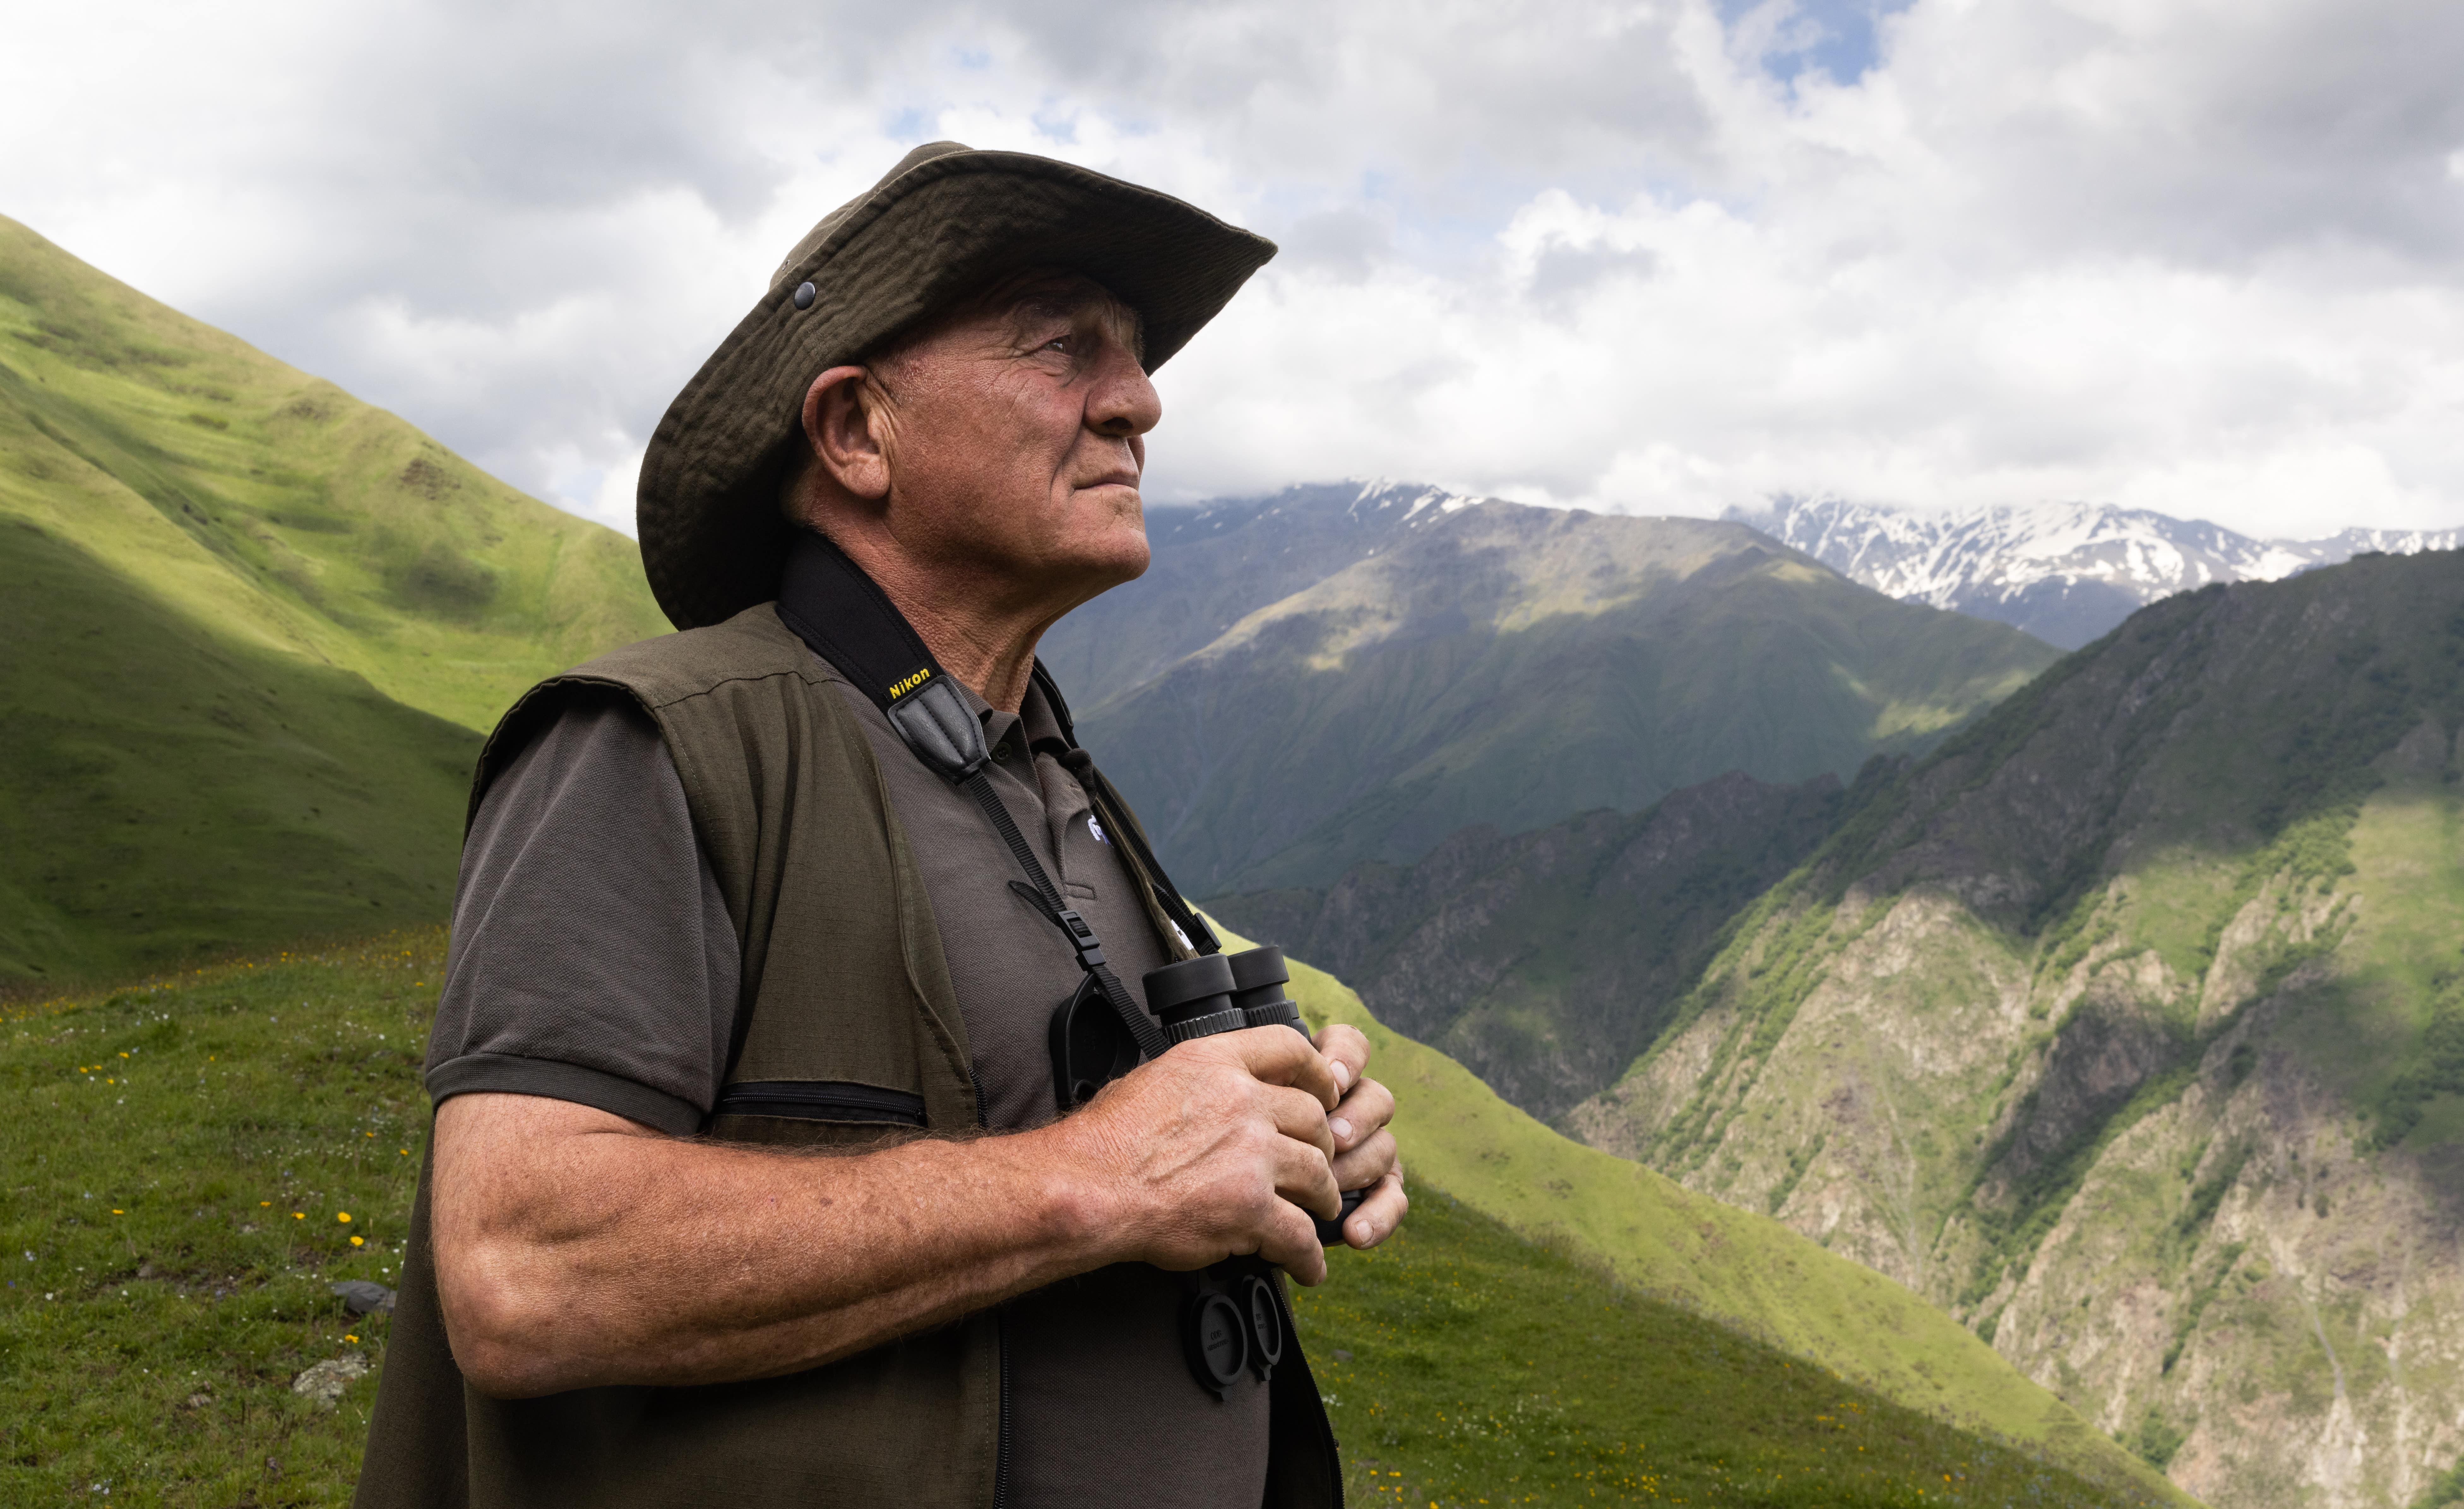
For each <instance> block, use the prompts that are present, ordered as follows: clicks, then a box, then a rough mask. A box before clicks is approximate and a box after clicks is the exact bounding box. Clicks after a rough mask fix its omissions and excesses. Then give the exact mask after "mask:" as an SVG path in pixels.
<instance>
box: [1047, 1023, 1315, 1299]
mask: <svg viewBox="0 0 2464 1509" xmlns="http://www.w3.org/2000/svg"><path fill="white" fill-rule="evenodd" d="M1340 1098H1341V1092H1340V1085H1339V1084H1338V1082H1337V1080H1336V1077H1335V1075H1334V1072H1333V1068H1332V1066H1331V1064H1330V1063H1329V1062H1328V1061H1327V1060H1326V1059H1325V1058H1323V1057H1321V1056H1320V1055H1319V1054H1317V1053H1316V1052H1315V1051H1314V1050H1313V1049H1311V1048H1310V1047H1309V1044H1308V1043H1307V1042H1305V1041H1303V1040H1302V1038H1301V1036H1300V1034H1299V1033H1297V1032H1291V1031H1289V1030H1288V1029H1286V1028H1281V1027H1253V1028H1249V1029H1247V1030H1245V1031H1243V1032H1222V1033H1219V1034H1218V1035H1216V1036H1213V1037H1201V1038H1198V1039H1196V1040H1195V1041H1192V1042H1186V1043H1182V1044H1180V1045H1178V1046H1177V1047H1175V1048H1174V1049H1173V1050H1172V1051H1170V1052H1169V1053H1167V1054H1164V1055H1163V1056H1162V1057H1160V1058H1157V1059H1155V1060H1154V1061H1153V1062H1151V1063H1146V1064H1141V1065H1140V1066H1138V1068H1136V1069H1135V1070H1133V1071H1132V1072H1131V1073H1130V1074H1128V1075H1125V1076H1122V1077H1121V1078H1119V1079H1117V1080H1115V1081H1113V1082H1112V1083H1111V1084H1110V1085H1107V1086H1105V1088H1104V1092H1103V1093H1102V1094H1101V1095H1098V1096H1097V1097H1096V1098H1094V1100H1093V1101H1092V1102H1091V1103H1089V1105H1088V1107H1087V1108H1086V1109H1085V1110H1083V1111H1081V1112H1079V1113H1078V1114H1077V1115H1075V1116H1072V1117H1070V1118H1069V1119H1067V1121H1063V1122H1062V1123H1061V1124H1060V1125H1059V1126H1058V1127H1056V1128H1054V1129H1053V1130H1055V1131H1057V1132H1059V1133H1061V1134H1062V1135H1063V1136H1065V1137H1066V1138H1067V1139H1068V1140H1069V1141H1070V1142H1071V1143H1072V1144H1073V1145H1074V1146H1075V1147H1076V1148H1077V1149H1078V1151H1077V1153H1076V1156H1077V1157H1079V1158H1083V1159H1084V1160H1086V1163H1087V1165H1088V1166H1089V1167H1093V1168H1097V1169H1100V1170H1102V1174H1101V1177H1102V1178H1103V1180H1104V1182H1105V1184H1106V1185H1107V1186H1108V1187H1110V1188H1111V1190H1112V1192H1113V1195H1114V1197H1115V1199H1116V1200H1117V1201H1118V1205H1117V1207H1116V1209H1117V1214H1116V1215H1115V1216H1114V1217H1113V1218H1112V1223H1111V1224H1113V1225H1114V1226H1115V1227H1116V1229H1117V1231H1118V1232H1119V1235H1120V1239H1121V1241H1122V1244H1123V1245H1122V1250H1121V1252H1120V1253H1119V1254H1118V1255H1119V1256H1120V1257H1121V1258H1123V1259H1128V1260H1134V1261H1139V1262H1149V1263H1153V1264H1155V1266H1156V1267H1158V1268H1172V1269H1190V1268H1203V1267H1205V1266H1206V1265H1207V1264H1209V1263H1215V1262H1221V1261H1222V1260H1223V1259H1224V1258H1225V1257H1227V1256H1229V1255H1231V1254H1239V1253H1256V1254H1259V1255H1261V1256H1263V1257H1265V1259H1266V1261H1268V1262H1270V1263H1273V1264H1275V1265H1277V1266H1278V1267H1280V1268H1282V1269H1284V1271H1286V1272H1287V1273H1288V1274H1290V1275H1291V1276H1293V1277H1295V1278H1297V1279H1299V1280H1300V1281H1301V1282H1302V1283H1305V1284H1313V1283H1316V1282H1317V1281H1318V1280H1319V1279H1321V1278H1324V1277H1325V1276H1326V1253H1325V1250H1324V1249H1322V1248H1320V1247H1319V1246H1318V1242H1317V1234H1316V1232H1315V1230H1314V1229H1313V1228H1311V1226H1310V1225H1309V1213H1310V1212H1312V1211H1314V1212H1315V1213H1317V1214H1319V1215H1326V1216H1331V1215H1333V1214H1334V1212H1335V1211H1336V1209H1339V1208H1340V1205H1341V1199H1342V1197H1341V1195H1340V1194H1339V1193H1338V1192H1337V1188H1336V1184H1335V1174H1334V1169H1333V1167H1332V1165H1331V1159H1332V1158H1333V1156H1334V1154H1335V1151H1336V1147H1335V1137H1334V1133H1333V1132H1332V1130H1331V1128H1330V1127H1329V1125H1328V1121H1327V1113H1328V1111H1329V1110H1330V1109H1331V1108H1332V1107H1333V1106H1335V1105H1336V1104H1337V1103H1338V1102H1339V1101H1340Z"/></svg>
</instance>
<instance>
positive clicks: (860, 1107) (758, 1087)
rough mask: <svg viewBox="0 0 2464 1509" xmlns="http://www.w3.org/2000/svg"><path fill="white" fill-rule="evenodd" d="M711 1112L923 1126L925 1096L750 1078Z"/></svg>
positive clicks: (726, 1091) (721, 1096)
mask: <svg viewBox="0 0 2464 1509" xmlns="http://www.w3.org/2000/svg"><path fill="white" fill-rule="evenodd" d="M710 1114H711V1115H712V1116H714V1117H720V1116H778V1117H785V1118H788V1119H790V1120H794V1121H879V1122H882V1123H884V1124H886V1125H890V1126H922V1125H923V1124H924V1098H923V1097H922V1096H920V1095H911V1094H909V1093H908V1092H906V1091H904V1090H884V1089H881V1088H880V1087H879V1086H877V1085H869V1084H840V1083H835V1082H832V1081H829V1080H823V1079H748V1080H745V1081H743V1082H742V1083H740V1084H732V1085H728V1086H727V1087H725V1088H724V1089H722V1090H720V1091H719V1092H718V1103H717V1104H716V1105H715V1106H713V1107H711V1112H710Z"/></svg>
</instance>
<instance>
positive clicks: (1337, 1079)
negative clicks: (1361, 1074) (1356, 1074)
mask: <svg viewBox="0 0 2464 1509" xmlns="http://www.w3.org/2000/svg"><path fill="white" fill-rule="evenodd" d="M1334 1084H1335V1088H1336V1089H1338V1090H1349V1089H1351V1088H1352V1066H1351V1065H1350V1064H1348V1063H1345V1062H1344V1061H1343V1060H1342V1059H1340V1058H1338V1059H1336V1060H1335V1061H1334Z"/></svg>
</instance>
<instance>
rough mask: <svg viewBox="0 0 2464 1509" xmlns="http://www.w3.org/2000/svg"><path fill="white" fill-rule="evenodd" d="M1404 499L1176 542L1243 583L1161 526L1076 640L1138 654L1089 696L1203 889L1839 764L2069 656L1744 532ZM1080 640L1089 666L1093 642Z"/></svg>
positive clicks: (1129, 784) (1113, 771)
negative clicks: (1150, 558) (1189, 582)
mask: <svg viewBox="0 0 2464 1509" xmlns="http://www.w3.org/2000/svg"><path fill="white" fill-rule="evenodd" d="M1405 496H1411V497H1412V498H1413V501H1404V500H1402V497H1400V496H1398V497H1397V499H1396V500H1394V501H1391V502H1388V503H1386V504H1385V505H1384V506H1382V507H1380V508H1378V509H1376V510H1375V511H1374V512H1370V513H1369V514H1368V517H1366V518H1365V519H1364V518H1363V517H1362V514H1363V511H1362V510H1358V509H1355V508H1351V507H1346V508H1344V509H1342V510H1337V509H1336V508H1335V507H1334V506H1333V501H1334V500H1333V499H1328V500H1325V501H1322V502H1320V503H1318V504H1317V505H1316V506H1315V508H1314V509H1311V508H1308V507H1304V506H1302V501H1301V500H1295V499H1290V498H1288V497H1287V499H1285V500H1284V501H1282V502H1281V503H1279V504H1275V505H1270V506H1259V505H1255V504H1252V505H1248V506H1247V508H1246V510H1245V511H1244V512H1238V513H1233V514H1231V515H1230V516H1229V517H1228V518H1227V519H1226V520H1225V521H1222V522H1221V525H1220V527H1219V526H1217V525H1215V524H1211V523H1209V522H1208V521H1206V520H1205V519H1204V518H1203V516H1201V517H1199V518H1197V519H1193V520H1190V521H1186V522H1184V523H1182V524H1181V525H1180V528H1181V530H1182V531H1184V532H1185V533H1184V535H1183V538H1184V539H1185V540H1187V541H1189V542H1190V543H1189V544H1186V545H1182V546H1180V548H1185V549H1187V550H1189V551H1190V553H1192V554H1198V553H1199V552H1203V559H1204V561H1205V569H1204V573H1203V574H1204V575H1205V576H1206V577H1207V578H1208V579H1210V580H1216V581H1223V580H1231V581H1234V582H1237V583H1241V584H1243V585H1242V586H1241V587H1239V588H1237V589H1236V588H1226V589H1225V591H1224V594H1223V595H1222V596H1221V597H1220V598H1214V599H1202V600H1201V599H1200V598H1199V595H1198V594H1196V593H1193V592H1191V591H1189V590H1187V589H1185V588H1177V586H1176V585H1175V584H1176V583H1177V582H1178V581H1180V580H1183V579H1182V578H1177V577H1176V576H1175V575H1174V574H1172V573H1173V571H1174V570H1175V569H1176V568H1175V567H1174V566H1172V560H1173V556H1174V554H1175V553H1176V544H1177V543H1176V542H1175V540H1174V539H1173V538H1172V537H1171V536H1170V535H1163V536H1161V538H1160V539H1159V543H1158V544H1157V548H1156V556H1157V568H1156V569H1155V571H1153V572H1151V573H1150V575H1149V577H1148V579H1146V580H1143V581H1140V582H1138V583H1134V584H1132V586H1130V587H1126V588H1120V589H1118V591H1117V592H1116V593H1115V594H1113V595H1114V596H1116V597H1117V598H1118V599H1119V601H1118V602H1117V603H1113V604H1111V605H1110V606H1109V607H1108V608H1107V611H1108V612H1109V613H1110V614H1111V617H1109V618H1104V619H1101V620H1090V623H1097V624H1099V625H1100V632H1094V631H1082V632H1093V634H1094V637H1097V638H1100V639H1102V640H1104V641H1106V642H1107V643H1108V644H1110V645H1112V646H1116V647H1117V646H1127V647H1128V648H1112V649H1109V650H1106V651H1104V652H1102V655H1106V656H1109V657H1110V658H1109V660H1108V661H1106V663H1109V664H1111V665H1113V666H1115V667H1118V668H1119V670H1118V671H1117V674H1116V677H1115V678H1114V680H1113V681H1107V680H1106V679H1104V678H1102V677H1097V678H1095V679H1093V680H1091V681H1087V682H1080V683H1078V684H1076V685H1075V686H1073V687H1072V688H1071V689H1072V690H1073V691H1074V692H1075V694H1076V695H1077V697H1078V699H1079V702H1080V706H1081V712H1080V715H1079V721H1080V724H1081V731H1082V733H1083V734H1084V736H1085V738H1086V740H1087V743H1088V744H1089V747H1090V748H1092V749H1094V750H1095V751H1096V752H1097V754H1098V756H1099V757H1100V758H1101V759H1102V760H1103V761H1104V766H1105V769H1106V771H1107V772H1108V773H1109V774H1110V775H1111V777H1112V779H1113V780H1114V781H1116V782H1118V783H1119V784H1120V785H1121V787H1122V788H1123V789H1124V790H1125V791H1126V792H1127V793H1128V794H1129V796H1130V797H1131V799H1132V800H1133V802H1135V803H1136V804H1137V807H1138V810H1139V811H1140V812H1141V814H1142V815H1143V816H1144V817H1145V819H1146V821H1147V824H1148V827H1149V830H1150V832H1152V833H1153V834H1154V836H1155V840H1156V844H1157V847H1158V849H1159V851H1160V852H1161V854H1162V855H1163V857H1164V858H1165V860H1166V862H1167V863H1168V864H1170V865H1171V866H1172V868H1173V873H1174V875H1175V877H1177V878H1178V879H1179V881H1180V883H1181V885H1182V886H1183V888H1184V889H1186V890H1188V891H1189V892H1190V893H1191V894H1192V895H1196V896H1211V895H1221V894H1225V893H1228V892H1232V891H1237V890H1262V889H1272V888H1279V887H1288V886H1319V885H1327V884H1331V882H1333V881H1334V880H1335V879H1336V878H1337V877H1340V876H1341V875H1342V874H1343V873H1344V872H1345V871H1346V870H1347V869H1349V868H1350V867H1351V866H1352V865H1353V864H1354V863H1357V862H1360V861H1363V860H1371V859H1382V860H1386V861H1389V862H1394V863H1409V862H1412V861H1414V860H1417V859H1418V858H1419V857H1420V856H1421V855H1423V854H1427V853H1428V852H1429V850H1430V849H1431V848H1432V847H1434V846H1435V845H1436V844H1437V843H1438V842H1439V841H1440V840H1441V839H1442V838H1444V837H1445V836H1446V835H1447V834H1449V833H1452V832H1457V831H1459V830H1461V829H1463V828H1466V827H1469V826H1471V825H1473V824H1477V823H1487V824H1491V825H1493V826H1495V827H1496V828H1498V829H1499V830H1500V831H1502V832H1522V831H1526V830H1529V829H1533V828H1540V827H1546V826H1548V825H1550V824H1552V823H1556V822H1559V821H1562V820H1564V819H1565V818H1567V817H1569V816H1571V815H1573V814H1574V813H1576V812H1581V811H1586V810H1593V809H1596V808H1603V807H1606V808H1614V809H1617V810H1625V811H1634V810H1640V809H1642V808H1646V807H1649V806H1650V805H1651V804H1652V803H1654V802H1656V801H1658V800H1659V799H1660V798H1661V797H1663V796H1665V795H1667V794H1668V793H1669V792H1670V791H1672V790H1675V789H1677V788H1680V787H1683V786H1689V785H1694V784H1696V783H1699V782H1702V781H1705V780H1708V779H1710V778H1712V777H1714V776H1717V775H1720V774H1722V773H1724V772H1726V771H1727V770H1730V769H1737V770H1742V771H1744V772H1745V773H1747V774H1748V775H1750V776H1752V777H1754V778H1755V779H1757V780H1762V781H1769V782H1774V783H1782V784H1793V783H1796V782H1801V781H1805V780H1810V779H1812V778H1814V777H1815V776H1817V775H1820V774H1822V773H1824V772H1826V771H1827V772H1830V773H1832V774H1834V775H1838V776H1846V775H1848V774H1851V773H1853V772H1854V771H1855V770H1856V769H1857V768H1858V767H1859V766H1860V765H1862V764H1863V763H1864V761H1865V760H1866V759H1867V758H1869V757H1870V756H1872V755H1873V754H1875V753H1877V752H1886V751H1904V750H1916V749H1921V748H1924V747H1925V746H1926V745H1927V744H1929V743H1931V742H1932V741H1934V740H1936V739H1938V738H1940V737H1941V736H1942V735H1943V734H1944V733H1945V732H1946V731H1947V730H1948V729H1950V728H1951V727H1953V726H1955V725H1957V724H1958V723H1959V722H1960V721H1963V720H1965V719H1967V718H1969V717H1971V716H1973V715H1974V714H1975V713H1977V712H1978V711H1979V710H1981V709H1982V708H1984V707H1986V706H1988V705H1990V704H1991V702H1992V701H1993V700H1994V699H1997V698H1999V697H2002V696H2004V695H2006V694H2008V693H2009V692H2011V691H2012V690H2013V689H2014V688H2016V687H2017V686H2018V685H2020V684H2021V683H2022V682H2024V681H2025V680H2026V679H2027V678H2028V677H2030V676H2031V675H2033V674H2034V673H2035V672H2036V671H2038V670H2040V669H2042V668H2043V667H2044V666H2045V665H2046V664H2048V663H2049V662H2050V661H2051V660H2052V659H2053V658H2054V657H2055V653H2054V652H2053V651H2052V650H2051V649H2049V648H2048V647H2046V646H2044V645H2042V644H2040V643H2038V642H2037V641H2035V640H2033V639H2030V638H2028V637H2027V636H2025V635H2023V634H2021V633H2018V632H2015V631H2013V630H2010V629H2007V628H2004V627H2002V626H1999V625H1987V624H1980V623H1978V622H1976V621H1975V620H1973V619H1969V618H1966V617H1963V616H1960V615H1958V614H1953V613H1945V612H1940V611H1936V610H1930V609H1925V608H1917V607H1912V606H1910V605H1906V604H1901V603H1895V602H1892V601H1891V600H1890V599H1888V598H1885V597H1883V596H1881V594H1879V593H1876V592H1873V591H1871V590H1869V589H1867V588H1860V587H1858V586H1857V585H1855V584H1854V583H1851V582H1849V581H1847V580H1846V579H1845V578H1843V577H1841V576H1839V575H1838V574H1837V573H1836V572H1834V571H1831V570H1830V569H1828V568H1827V567H1824V566H1820V565H1818V564H1816V563H1815V562H1813V561H1811V560H1809V559H1807V558H1806V557H1804V556H1801V555H1799V554H1797V553H1796V552H1794V551H1793V550H1789V549H1786V548H1783V547H1780V546H1777V545H1774V544H1772V543H1771V541H1770V540H1768V539H1766V538H1765V537H1763V536H1761V535H1758V534H1756V533H1754V532H1753V531H1751V530H1749V529H1747V528H1745V527H1743V526H1741V525H1737V524H1732V523H1718V522H1712V521H1703V520H1687V519H1627V518H1607V517H1602V516H1599V515H1595V514H1588V513H1583V512H1579V511H1566V510H1558V509H1548V508H1530V507H1525V506H1522V505H1519V504H1514V503H1505V502H1497V501H1494V500H1474V499H1449V498H1444V497H1442V495H1428V494H1425V493H1424V494H1419V495H1405ZM1415 503H1417V506H1415ZM1338 512H1339V513H1340V515H1341V517H1339V518H1335V519H1330V518H1328V517H1327V516H1328V515H1330V514H1335V513H1338ZM1292 542H1299V544H1297V545H1294V544H1292ZM1296 552H1297V555H1298V557H1299V558H1297V559H1295V554H1296ZM1346 555H1350V556H1351V557H1352V559H1350V561H1349V564H1345V562H1344V557H1345V556H1346ZM1316 572H1323V573H1324V574H1322V575H1317V576H1316V579H1315V580H1313V581H1311V582H1309V585H1308V586H1306V587H1304V588H1299V589H1297V590H1291V591H1288V592H1287V593H1286V595H1283V596H1280V597H1268V596H1267V595H1266V594H1267V593H1269V592H1274V591H1279V590H1282V589H1283V588H1286V587H1287V586H1288V584H1289V583H1290V582H1291V581H1293V580H1299V579H1303V578H1306V577H1309V576H1310V575H1311V574H1312V573H1316ZM1099 601H1102V600H1099ZM1253 604H1256V605H1259V606H1252V605H1253ZM1235 615H1238V616H1235ZM1226 619H1229V620H1231V622H1230V627H1229V628H1227V629H1222V630H1221V631H1220V632H1217V626H1218V625H1219V624H1221V623H1222V622H1223V621H1224V620H1226ZM1066 622H1067V621H1065V623H1066ZM1209 632H1213V635H1214V636H1213V637H1212V638H1208V639H1204V640H1203V643H1202V644H1201V646H1200V648H1199V649H1197V650H1195V651H1194V652H1191V651H1184V650H1183V648H1182V647H1183V646H1185V645H1187V644H1190V643H1193V642H1199V640H1200V639H1201V637H1202V636H1204V635H1206V634H1208V633H1209ZM1061 637H1062V645H1061V648H1060V651H1059V653H1058V656H1057V658H1056V669H1060V670H1062V671H1063V673H1064V677H1065V684H1068V679H1067V667H1069V666H1071V665H1073V664H1080V663H1085V660H1086V657H1087V655H1088V652H1086V651H1085V650H1084V649H1082V648H1073V646H1072V642H1071V641H1070V640H1069V639H1068V637H1067V635H1066V634H1065V635H1062V636H1061ZM1078 643H1079V644H1080V645H1081V646H1083V643H1084V641H1079V642H1078ZM1157 661H1162V662H1163V663H1162V664H1161V667H1160V669H1155V668H1154V667H1155V664H1156V662H1157ZM1136 667H1146V669H1144V670H1138V669H1135V668H1136ZM1116 683H1117V684H1116Z"/></svg>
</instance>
